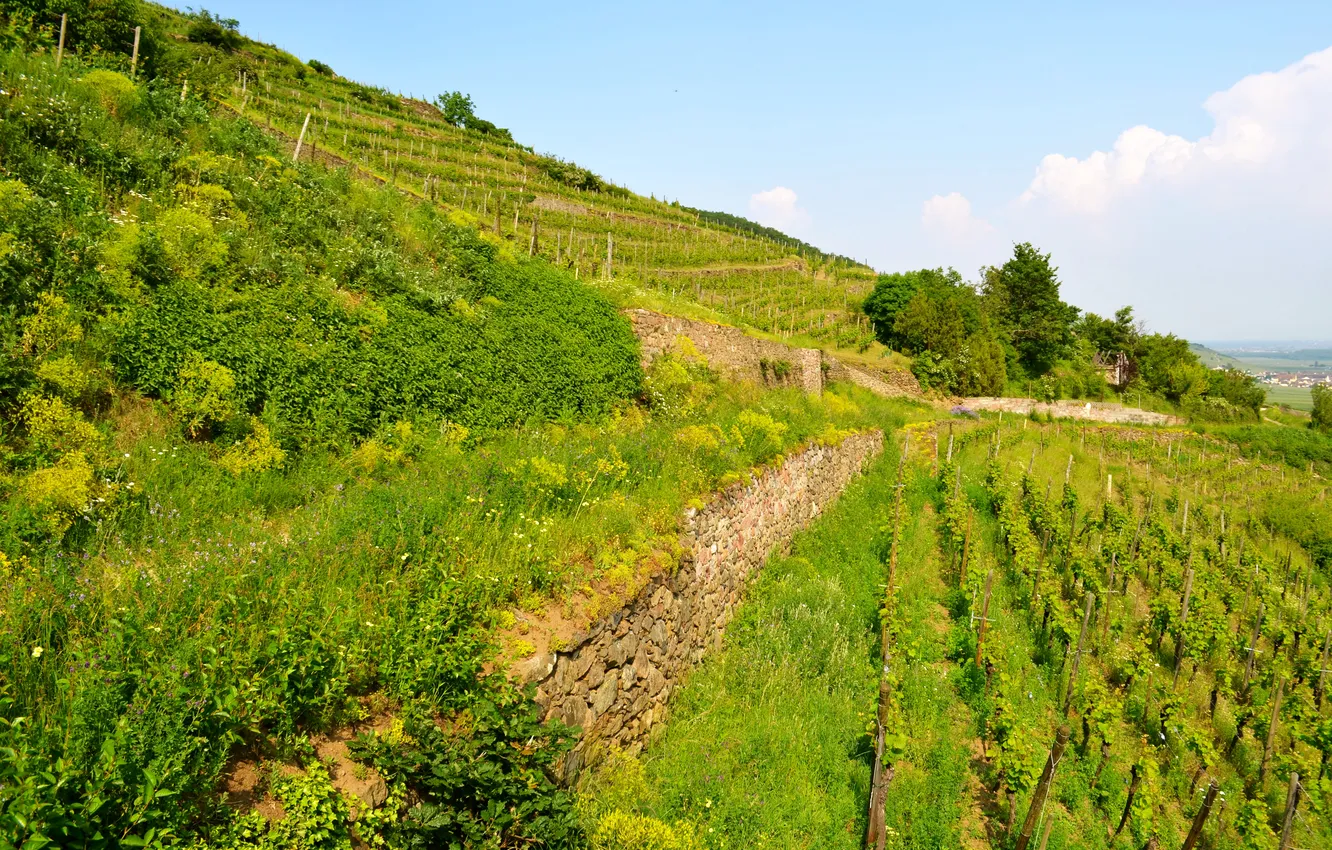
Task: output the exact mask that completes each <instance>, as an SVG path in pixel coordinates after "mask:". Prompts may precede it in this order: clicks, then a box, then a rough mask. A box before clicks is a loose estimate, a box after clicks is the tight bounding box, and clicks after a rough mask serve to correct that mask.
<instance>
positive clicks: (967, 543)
mask: <svg viewBox="0 0 1332 850" xmlns="http://www.w3.org/2000/svg"><path fill="white" fill-rule="evenodd" d="M974 513H975V512H974V511H972V510H971V508H970V507H968V508H967V533H966V534H964V535H963V536H962V565H961V566H960V567H959V568H958V579H957V586H958V587H966V584H967V558H968V557H969V556H970V554H971V520H972V516H973V514H974ZM1328 635H1329V636H1332V632H1328ZM1323 654H1324V655H1327V649H1326V647H1324V649H1323Z"/></svg>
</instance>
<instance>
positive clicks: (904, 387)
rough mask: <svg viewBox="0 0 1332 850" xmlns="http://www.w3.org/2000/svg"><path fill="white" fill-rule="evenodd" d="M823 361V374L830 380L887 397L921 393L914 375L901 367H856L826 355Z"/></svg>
mask: <svg viewBox="0 0 1332 850" xmlns="http://www.w3.org/2000/svg"><path fill="white" fill-rule="evenodd" d="M823 362H824V366H825V370H824V372H825V376H826V377H827V379H828V380H830V381H846V382H847V383H851V384H855V385H856V386H858V387H864V388H865V389H867V390H869V391H870V392H872V393H878V394H879V395H881V396H887V397H889V398H891V397H894V396H919V395H920V394H921V392H920V383H919V382H918V381H917V380H916V376H915V375H913V374H911V373H910V372H907V371H905V370H903V369H893V370H891V371H879V370H873V371H871V370H868V369H857V368H855V367H854V366H847V365H846V364H845V363H843V362H842V361H840V360H838V359H836V358H835V357H827V356H825V357H824V358H823Z"/></svg>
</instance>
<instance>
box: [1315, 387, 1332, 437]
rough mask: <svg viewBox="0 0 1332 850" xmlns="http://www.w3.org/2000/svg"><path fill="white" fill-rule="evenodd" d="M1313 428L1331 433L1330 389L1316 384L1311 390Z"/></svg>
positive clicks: (1331, 395)
mask: <svg viewBox="0 0 1332 850" xmlns="http://www.w3.org/2000/svg"><path fill="white" fill-rule="evenodd" d="M1312 424H1313V427H1315V428H1317V429H1318V430H1320V431H1326V432H1328V433H1332V387H1329V386H1328V385H1327V384H1318V385H1317V386H1315V387H1314V388H1313V423H1312Z"/></svg>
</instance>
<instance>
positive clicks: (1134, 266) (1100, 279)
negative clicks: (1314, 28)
mask: <svg viewBox="0 0 1332 850" xmlns="http://www.w3.org/2000/svg"><path fill="white" fill-rule="evenodd" d="M1203 107H1204V109H1205V110H1206V111H1207V113H1208V114H1209V115H1210V116H1211V119H1212V122H1213V123H1212V127H1211V129H1210V131H1208V132H1207V133H1205V134H1201V135H1199V136H1198V137H1196V138H1192V139H1190V138H1186V137H1183V136H1180V135H1171V134H1168V133H1164V132H1161V131H1160V130H1157V129H1154V128H1152V127H1148V126H1137V127H1131V128H1129V129H1127V130H1125V131H1124V132H1122V133H1120V134H1119V136H1118V138H1116V139H1115V140H1114V142H1113V144H1111V145H1109V146H1108V149H1106V150H1099V151H1095V152H1093V153H1092V154H1090V155H1089V156H1085V157H1082V158H1077V157H1071V156H1065V155H1061V154H1057V153H1052V154H1050V155H1049V156H1046V157H1044V159H1042V160H1041V161H1040V164H1039V166H1038V168H1037V169H1036V173H1035V176H1034V178H1033V179H1032V181H1031V183H1030V184H1029V185H1028V186H1027V187H1026V190H1025V191H1023V192H1021V194H1020V195H1018V197H1017V200H1016V202H1015V203H1013V204H1009V205H1005V206H1003V207H1000V208H997V209H995V210H993V211H985V212H986V213H987V214H986V215H985V216H984V217H980V216H978V215H977V211H975V210H973V209H972V208H971V205H970V204H969V203H967V200H966V198H964V197H963V196H962V195H960V194H957V193H954V194H952V195H944V196H935V197H933V198H931V199H930V200H929V201H926V202H925V205H924V207H923V208H922V216H921V222H922V224H923V225H924V229H925V230H926V231H927V232H932V233H934V234H936V239H935V240H933V241H934V242H935V243H936V244H934V245H930V240H924V241H923V243H922V245H921V246H920V249H919V250H920V253H921V254H922V255H923V254H925V253H926V251H927V250H932V251H933V253H931V254H930V255H929V256H930V257H931V262H932V263H937V264H943V265H949V264H954V265H957V266H958V267H959V268H974V267H976V265H978V264H980V263H1000V262H1003V260H1004V259H1005V256H1006V255H1007V254H1008V250H1009V249H1008V246H1009V245H1010V244H1011V243H1012V242H1027V241H1030V242H1032V243H1034V244H1036V245H1037V246H1039V247H1040V248H1041V250H1043V251H1049V252H1051V253H1052V254H1053V255H1054V259H1055V262H1056V263H1058V265H1059V267H1060V277H1061V279H1062V280H1063V282H1064V288H1063V296H1064V298H1065V299H1066V300H1068V301H1070V302H1072V303H1074V304H1076V305H1078V306H1079V307H1082V308H1084V309H1088V310H1094V311H1096V312H1097V313H1100V314H1102V315H1108V314H1110V313H1112V312H1113V311H1114V310H1115V309H1117V308H1118V307H1120V306H1122V305H1124V304H1132V305H1134V307H1135V308H1136V310H1137V314H1138V315H1139V316H1140V317H1142V318H1144V319H1146V320H1147V321H1148V322H1149V324H1150V325H1151V327H1153V328H1154V329H1157V330H1161V331H1173V332H1175V333H1179V334H1182V335H1185V336H1189V337H1193V338H1197V339H1226V338H1230V339H1244V338H1247V339H1255V338H1271V339H1282V338H1308V339H1317V338H1324V337H1326V336H1328V334H1329V333H1332V328H1329V325H1328V320H1327V317H1328V316H1332V250H1329V249H1328V247H1327V243H1328V239H1327V233H1328V232H1330V231H1332V48H1329V49H1327V50H1323V51H1320V52H1318V53H1314V54H1311V55H1309V56H1306V57H1305V58H1303V59H1301V60H1299V61H1297V62H1294V63H1292V64H1291V65H1289V66H1287V67H1285V68H1283V69H1281V70H1279V71H1273V72H1269V73H1260V74H1253V75H1250V76H1247V77H1244V78H1243V79H1241V80H1239V81H1238V82H1236V83H1235V84H1234V85H1232V86H1230V87H1229V88H1227V89H1225V90H1224V91H1220V92H1217V93H1216V94H1213V95H1211V96H1210V97H1207V98H1206V100H1205V101H1204V102H1203ZM1014 188H1016V187H1014ZM987 220H988V222H989V223H993V225H994V226H993V228H992V229H991V230H988V231H987V230H985V229H984V228H985V227H987V226H988V224H987ZM959 236H961V237H963V238H958V237H959ZM945 237H947V238H945ZM982 254H983V256H982ZM941 255H942V256H941ZM934 258H938V259H934Z"/></svg>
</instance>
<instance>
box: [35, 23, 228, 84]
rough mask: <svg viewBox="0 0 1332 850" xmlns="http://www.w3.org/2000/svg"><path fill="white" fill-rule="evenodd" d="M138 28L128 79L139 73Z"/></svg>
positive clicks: (135, 32)
mask: <svg viewBox="0 0 1332 850" xmlns="http://www.w3.org/2000/svg"><path fill="white" fill-rule="evenodd" d="M62 17H63V16H62ZM64 26H65V25H64V23H63V22H62V23H61V25H60V28H61V31H62V32H63V31H64ZM139 30H140V27H135V28H134V53H133V54H132V55H131V56H130V79H134V77H135V76H137V75H138V73H139ZM244 100H245V83H244V82H243V81H242V82H241V101H242V102H243V101H244Z"/></svg>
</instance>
